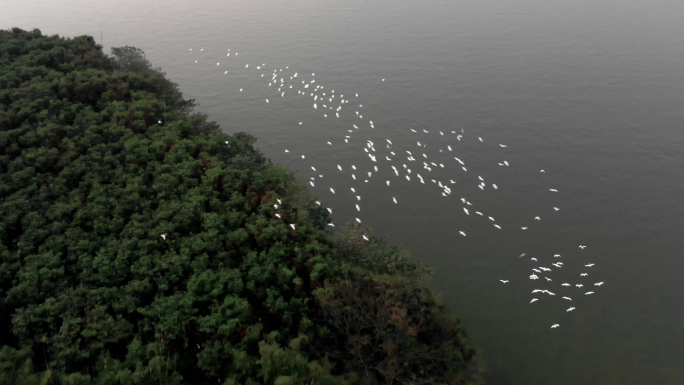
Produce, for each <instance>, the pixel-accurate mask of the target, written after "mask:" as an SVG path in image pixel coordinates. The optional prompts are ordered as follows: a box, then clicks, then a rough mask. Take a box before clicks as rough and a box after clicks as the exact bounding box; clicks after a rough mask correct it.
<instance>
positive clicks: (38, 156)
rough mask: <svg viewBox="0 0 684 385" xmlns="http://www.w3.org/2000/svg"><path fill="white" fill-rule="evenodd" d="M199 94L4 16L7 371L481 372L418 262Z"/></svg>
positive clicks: (314, 376)
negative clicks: (340, 223) (343, 220)
mask: <svg viewBox="0 0 684 385" xmlns="http://www.w3.org/2000/svg"><path fill="white" fill-rule="evenodd" d="M193 107H195V104H194V103H193V101H192V100H185V99H183V96H182V94H181V92H180V91H179V90H178V88H177V86H176V85H175V84H174V83H172V82H170V81H169V80H168V79H166V78H165V74H164V73H163V72H162V71H161V70H160V69H158V68H153V67H152V66H151V65H150V63H149V62H148V61H147V60H146V59H145V55H144V53H143V52H142V51H140V50H138V49H136V48H132V47H123V48H114V49H112V55H106V54H104V53H103V52H102V50H101V47H100V46H98V45H97V44H96V43H95V41H94V40H93V38H92V37H88V36H81V37H76V38H73V39H65V38H60V37H58V36H51V37H48V36H44V35H42V34H41V32H40V31H39V30H34V31H30V32H29V31H23V30H20V29H16V28H15V29H12V30H9V31H0V385H5V384H8V385H9V384H217V383H219V384H221V383H222V384H352V383H362V384H404V383H405V384H409V383H413V384H438V383H444V384H476V383H481V380H480V376H479V374H480V369H479V366H478V364H477V362H476V360H475V350H474V349H473V348H472V347H471V346H470V345H469V342H468V339H467V337H466V334H465V332H464V331H463V329H462V328H461V326H460V324H459V322H458V319H457V318H455V317H454V316H453V315H451V313H450V312H449V310H447V309H446V308H445V307H444V306H442V305H441V304H439V303H438V302H436V301H435V299H434V298H433V296H432V295H431V293H430V292H429V290H428V289H426V288H425V286H424V285H425V282H426V280H427V279H428V277H429V274H430V272H429V269H428V268H427V267H426V266H423V265H421V264H418V263H416V262H414V261H412V260H411V258H410V256H408V254H407V253H406V252H405V251H403V250H401V249H400V248H398V247H396V246H393V245H392V244H390V243H389V242H388V241H387V240H385V239H382V238H379V237H374V236H372V234H371V233H372V232H371V231H370V229H367V228H361V227H360V226H357V225H349V226H348V227H347V228H346V229H344V230H341V231H338V232H337V233H335V234H332V233H328V232H327V231H326V224H327V223H329V218H328V215H327V210H325V208H324V207H322V206H320V205H318V204H317V203H316V201H315V199H314V198H315V197H314V196H313V195H312V193H311V192H309V191H308V190H307V189H306V188H305V187H304V185H303V184H302V183H301V182H299V181H298V180H297V179H296V178H295V177H294V174H293V173H292V172H291V171H289V170H287V169H285V168H283V167H281V166H278V165H276V164H273V163H271V162H270V161H269V160H268V159H266V158H265V157H264V156H263V155H262V154H260V153H259V152H258V151H257V150H255V149H254V148H253V147H252V144H253V143H254V141H255V140H256V138H254V137H252V136H250V135H249V134H246V133H236V134H233V135H227V134H224V133H222V132H221V130H220V129H219V126H218V124H216V123H215V122H210V121H208V117H207V116H206V115H202V114H197V113H193V112H192V110H193ZM248 129H249V127H230V128H229V130H230V131H241V130H245V131H246V130H248ZM361 233H363V234H366V235H368V236H369V238H370V240H369V241H365V240H363V239H362V237H361Z"/></svg>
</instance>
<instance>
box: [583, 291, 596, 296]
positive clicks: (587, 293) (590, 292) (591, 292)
mask: <svg viewBox="0 0 684 385" xmlns="http://www.w3.org/2000/svg"><path fill="white" fill-rule="evenodd" d="M589 294H594V292H593V291H588V292H586V293H584V295H589Z"/></svg>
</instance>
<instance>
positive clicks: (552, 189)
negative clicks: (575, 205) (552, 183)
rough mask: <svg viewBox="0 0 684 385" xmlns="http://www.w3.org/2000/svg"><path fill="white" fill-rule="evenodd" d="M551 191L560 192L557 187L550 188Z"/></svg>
mask: <svg viewBox="0 0 684 385" xmlns="http://www.w3.org/2000/svg"><path fill="white" fill-rule="evenodd" d="M549 191H552V192H558V190H556V189H555V188H550V189H549Z"/></svg>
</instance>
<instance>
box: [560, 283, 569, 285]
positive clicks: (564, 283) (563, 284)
mask: <svg viewBox="0 0 684 385" xmlns="http://www.w3.org/2000/svg"><path fill="white" fill-rule="evenodd" d="M561 286H570V284H569V283H563V284H561Z"/></svg>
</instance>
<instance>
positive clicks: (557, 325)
mask: <svg viewBox="0 0 684 385" xmlns="http://www.w3.org/2000/svg"><path fill="white" fill-rule="evenodd" d="M559 326H560V325H559V324H553V325H551V329H555V328H557V327H559Z"/></svg>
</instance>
